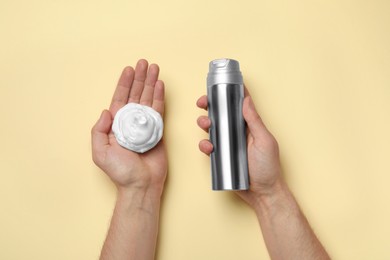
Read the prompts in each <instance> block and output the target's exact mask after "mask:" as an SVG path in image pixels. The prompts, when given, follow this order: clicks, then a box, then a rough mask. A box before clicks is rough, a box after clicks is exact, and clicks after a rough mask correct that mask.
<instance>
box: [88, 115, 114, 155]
mask: <svg viewBox="0 0 390 260" xmlns="http://www.w3.org/2000/svg"><path fill="white" fill-rule="evenodd" d="M111 124H112V116H111V113H110V112H109V111H108V110H103V112H102V114H101V115H100V118H99V120H98V121H97V122H96V124H95V125H94V126H93V128H92V131H91V135H92V155H93V159H94V161H95V162H96V159H98V158H101V156H102V155H103V154H104V152H105V150H106V148H107V146H108V145H109V138H108V133H109V132H110V130H111Z"/></svg>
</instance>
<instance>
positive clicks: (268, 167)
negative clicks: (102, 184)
mask: <svg viewBox="0 0 390 260" xmlns="http://www.w3.org/2000/svg"><path fill="white" fill-rule="evenodd" d="M158 74H159V67H158V66H157V65H156V64H152V65H150V66H149V65H148V62H147V61H146V60H139V61H138V63H137V65H136V67H135V69H133V68H132V67H126V68H125V69H124V70H123V72H122V75H121V76H120V79H119V81H118V84H117V87H116V89H115V92H114V95H113V98H112V102H111V105H110V108H109V110H104V111H103V112H102V114H101V116H100V118H99V120H98V121H97V122H96V124H95V126H94V127H93V128H92V132H91V135H92V157H93V160H94V162H95V164H96V165H97V166H99V167H100V168H101V169H102V170H103V171H104V172H105V173H106V174H107V176H109V177H110V179H111V180H112V181H113V183H114V184H115V185H116V187H117V200H116V204H115V209H114V212H113V216H112V219H111V224H110V228H109V231H108V234H107V238H106V240H105V242H104V245H103V249H102V252H101V256H100V259H118V260H121V259H146V260H149V259H154V256H155V250H156V240H157V235H158V224H159V213H160V201H161V195H162V192H163V188H164V183H165V178H166V175H167V167H168V162H167V154H166V149H165V145H164V142H163V140H161V141H160V142H159V144H158V145H157V146H156V147H155V148H153V149H152V150H150V151H148V152H146V153H144V154H138V153H134V152H132V151H129V150H126V149H124V148H123V147H121V146H120V145H119V144H118V143H117V142H116V139H115V136H114V135H113V133H112V131H111V125H112V122H113V118H114V116H115V114H116V112H117V111H118V110H119V109H120V108H121V107H123V106H124V105H125V104H127V103H129V102H134V103H139V104H143V105H146V106H150V107H152V108H153V109H155V110H156V111H157V112H159V113H160V114H161V115H163V114H164V83H163V82H162V81H161V80H158ZM197 105H198V107H200V108H202V109H207V98H206V96H202V97H201V98H199V100H198V102H197ZM243 115H244V119H245V121H246V123H247V125H248V136H247V140H248V166H249V175H250V189H249V190H248V191H239V192H236V193H237V195H238V196H240V197H241V198H242V199H243V200H244V201H245V202H247V203H248V204H249V205H250V206H251V207H252V208H253V209H254V211H255V212H256V215H257V217H258V220H259V223H260V226H261V229H262V233H263V236H264V241H265V243H266V246H267V249H268V251H269V254H270V256H271V258H272V259H330V258H329V256H328V254H327V253H326V251H325V249H324V248H323V246H322V245H321V243H320V242H319V240H318V239H317V237H316V236H315V234H314V232H313V231H312V229H311V228H310V226H309V223H308V222H307V220H306V218H305V216H304V215H303V213H302V211H301V210H300V209H299V206H298V204H297V202H296V200H295V199H294V197H293V195H292V194H291V192H290V190H289V189H288V187H287V185H286V183H285V182H284V180H283V179H282V176H281V167H280V162H279V150H278V144H277V142H276V140H275V138H274V137H273V136H272V134H271V133H270V132H269V131H268V130H267V128H266V127H265V125H264V124H263V122H262V120H261V118H260V116H259V114H258V113H257V112H256V109H255V106H254V104H253V101H252V99H251V97H250V95H249V93H248V91H247V90H246V93H245V99H244V103H243ZM198 125H199V126H200V127H201V128H202V129H203V130H205V131H208V129H209V128H210V125H211V122H210V120H209V118H208V117H207V116H201V117H199V118H198ZM199 149H200V150H201V151H202V152H203V153H205V154H207V155H210V153H211V152H212V151H213V146H212V144H211V143H210V141H209V140H202V141H201V142H200V143H199Z"/></svg>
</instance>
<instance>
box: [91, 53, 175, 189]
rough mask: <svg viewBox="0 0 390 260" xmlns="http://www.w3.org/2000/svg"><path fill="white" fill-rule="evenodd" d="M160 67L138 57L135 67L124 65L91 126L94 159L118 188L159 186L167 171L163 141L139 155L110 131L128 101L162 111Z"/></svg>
mask: <svg viewBox="0 0 390 260" xmlns="http://www.w3.org/2000/svg"><path fill="white" fill-rule="evenodd" d="M158 74H159V67H158V66H157V65H156V64H152V65H150V66H149V65H148V62H147V61H146V60H139V61H138V63H137V65H136V68H135V70H134V69H133V68H132V67H126V68H125V69H124V70H123V72H122V75H121V76H120V79H119V81H118V85H117V87H116V89H115V93H114V95H113V98H112V102H111V105H110V109H109V110H104V111H103V112H102V115H101V116H100V119H99V120H98V121H97V123H96V124H95V126H94V127H93V128H92V155H93V160H94V162H95V163H96V165H98V166H99V167H100V168H101V169H102V170H103V171H104V172H105V173H106V174H107V175H108V176H109V177H110V178H111V179H112V180H113V181H114V183H115V184H116V185H117V186H119V187H137V188H147V187H149V186H150V185H162V184H164V180H165V177H166V174H167V156H166V150H165V146H164V142H163V140H161V141H160V142H159V143H158V145H157V146H156V147H154V148H153V149H152V150H150V151H148V152H146V153H143V154H139V153H135V152H132V151H129V150H127V149H125V148H123V147H121V146H120V145H119V144H118V143H117V141H116V139H115V136H114V134H113V132H112V131H111V125H112V122H113V119H114V117H115V114H116V113H117V111H118V110H119V109H121V108H122V107H123V106H124V105H126V104H127V103H138V104H142V105H146V106H150V107H152V108H153V109H154V110H156V111H157V112H159V113H160V114H161V115H163V114H164V83H163V82H162V81H161V80H158Z"/></svg>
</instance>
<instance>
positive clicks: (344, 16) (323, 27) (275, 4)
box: [0, 0, 390, 260]
mask: <svg viewBox="0 0 390 260" xmlns="http://www.w3.org/2000/svg"><path fill="white" fill-rule="evenodd" d="M389 10H390V2H389V1H386V0H383V1H379V0H376V1H346V0H343V1H336V0H334V1H311V0H307V1H254V0H253V1H249V0H242V1H230V0H218V1H215V0H213V1H206V0H201V1H179V0H177V1H175V0H164V1H154V0H150V1H141V0H134V1H124V0H122V1H100V0H93V1H92V0H88V1H65V0H62V1H52V0H50V1H49V0H37V1H26V0H22V1H11V0H2V1H1V2H0V37H1V41H0V120H1V127H0V136H1V151H0V174H1V176H0V177H1V188H0V206H1V212H0V230H1V231H0V259H10V260H11V259H60V260H61V259H96V258H97V257H98V255H99V252H100V248H101V245H102V242H103V239H104V237H105V233H106V230H107V228H108V224H109V220H110V217H111V211H112V208H113V204H114V201H115V189H114V187H113V185H112V184H111V183H110V181H109V180H108V178H107V177H105V175H104V174H103V173H102V172H101V171H100V170H99V169H98V168H97V167H96V166H94V165H93V163H92V160H91V152H90V128H91V126H92V125H93V124H94V122H95V121H96V119H97V118H98V116H99V115H100V112H101V110H102V109H104V108H107V107H108V105H109V102H110V99H111V95H112V93H113V90H114V87H115V84H116V81H117V78H118V76H119V74H120V72H121V70H122V68H123V67H124V66H126V65H134V64H135V63H136V61H137V60H138V59H139V58H146V59H148V60H149V61H150V62H154V63H158V64H159V65H160V67H161V78H162V79H163V80H164V81H165V83H166V96H167V113H166V118H165V123H166V128H165V136H166V140H167V144H168V149H169V178H168V181H167V185H166V190H165V195H164V198H163V207H162V215H161V230H160V236H159V244H158V257H157V259H161V260H163V259H164V260H175V259H187V260H192V259H194V260H198V259H268V258H269V257H268V254H267V252H266V249H265V246H264V243H263V240H262V236H261V234H260V229H259V227H258V224H257V221H256V217H255V215H254V214H253V212H252V210H251V209H250V208H248V207H247V206H246V205H244V203H243V202H241V201H240V200H239V199H238V198H236V197H235V196H234V195H233V194H231V193H229V192H212V191H211V189H210V174H209V160H208V158H207V157H206V156H204V155H203V154H201V153H200V152H199V151H198V140H199V139H203V138H207V135H206V134H205V133H204V132H202V131H201V130H199V129H198V128H197V127H196V118H197V117H198V116H199V115H201V114H205V112H203V111H200V110H199V109H197V108H196V107H195V102H196V100H197V98H198V97H199V96H200V95H202V94H204V93H205V91H206V87H205V77H206V73H207V69H208V68H207V65H208V62H209V61H210V60H212V59H215V58H220V57H231V58H235V59H238V60H239V61H240V63H241V68H242V71H243V74H244V78H245V81H246V84H247V86H248V87H249V89H250V91H251V93H252V95H253V98H254V100H255V103H256V104H257V107H258V110H259V111H261V115H262V117H263V119H264V121H265V123H266V124H267V126H268V127H269V128H270V130H271V131H272V132H273V133H274V135H275V136H276V138H277V140H278V141H279V144H280V149H281V158H282V164H283V168H284V174H285V177H286V179H287V181H288V183H289V186H290V188H291V189H292V191H293V192H294V194H295V195H296V198H297V200H298V201H299V203H300V205H301V207H302V209H303V211H304V212H305V214H306V215H307V217H308V218H309V220H310V222H311V224H312V226H313V228H314V230H315V232H316V233H317V234H318V236H319V238H320V239H321V241H322V242H323V243H324V245H325V246H326V248H327V249H328V251H329V253H330V254H331V256H332V257H333V258H334V259H355V260H356V259H390V251H389V247H388V246H389V236H390V224H389V220H390V203H389V199H390V189H389V188H388V186H389V182H390V166H389V165H390V162H389V161H390V160H389V159H390V158H389V155H390V116H389V114H390V113H389V112H390V15H389Z"/></svg>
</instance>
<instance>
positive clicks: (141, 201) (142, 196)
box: [116, 187, 162, 212]
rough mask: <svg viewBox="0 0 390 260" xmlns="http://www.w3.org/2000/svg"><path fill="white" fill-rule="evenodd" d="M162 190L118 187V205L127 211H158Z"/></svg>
mask: <svg viewBox="0 0 390 260" xmlns="http://www.w3.org/2000/svg"><path fill="white" fill-rule="evenodd" d="M161 194H162V192H161V191H160V190H159V189H138V188H124V187H118V192H117V202H116V204H117V207H119V208H122V209H124V210H127V211H135V210H141V211H146V212H154V211H158V210H159V208H160V201H161Z"/></svg>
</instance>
